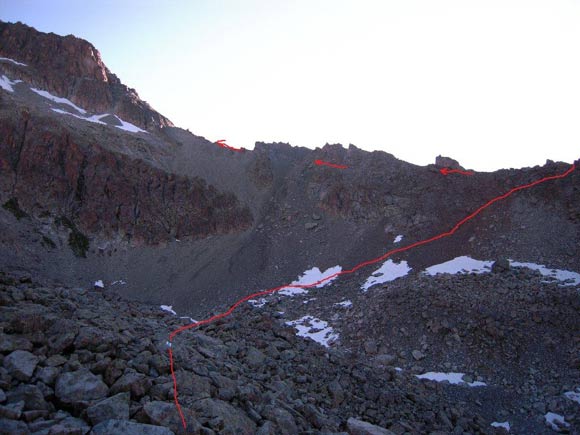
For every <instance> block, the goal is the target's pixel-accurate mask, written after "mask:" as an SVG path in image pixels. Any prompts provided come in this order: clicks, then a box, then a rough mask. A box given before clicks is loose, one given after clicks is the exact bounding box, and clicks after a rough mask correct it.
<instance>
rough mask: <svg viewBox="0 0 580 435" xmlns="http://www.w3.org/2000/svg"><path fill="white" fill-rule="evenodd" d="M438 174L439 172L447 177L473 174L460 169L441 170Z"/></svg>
mask: <svg viewBox="0 0 580 435" xmlns="http://www.w3.org/2000/svg"><path fill="white" fill-rule="evenodd" d="M439 172H441V173H442V174H443V175H449V174H461V175H473V172H471V171H462V170H461V169H449V168H442V169H439Z"/></svg>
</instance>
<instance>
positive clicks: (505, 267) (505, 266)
mask: <svg viewBox="0 0 580 435" xmlns="http://www.w3.org/2000/svg"><path fill="white" fill-rule="evenodd" d="M510 269H511V265H510V262H509V260H508V259H507V258H500V259H499V260H496V261H494V263H493V264H492V265H491V271H492V272H493V273H504V272H507V271H509V270H510Z"/></svg>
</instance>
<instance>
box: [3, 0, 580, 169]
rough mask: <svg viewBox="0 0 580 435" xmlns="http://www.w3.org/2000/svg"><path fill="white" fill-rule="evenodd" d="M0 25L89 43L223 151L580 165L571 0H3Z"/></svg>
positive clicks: (478, 165) (577, 9)
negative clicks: (335, 151)
mask: <svg viewBox="0 0 580 435" xmlns="http://www.w3.org/2000/svg"><path fill="white" fill-rule="evenodd" d="M0 19H2V20H5V21H12V22H14V21H22V22H24V23H26V24H29V25H31V26H33V27H36V28H37V29H38V30H42V31H52V32H54V33H58V34H63V35H66V34H74V35H76V36H79V37H82V38H84V39H87V40H89V41H90V42H91V43H93V45H95V46H96V47H97V49H98V50H99V51H100V52H101V55H102V58H103V60H104V61H105V63H106V64H107V66H108V67H109V69H110V70H111V71H112V72H114V73H115V74H117V75H118V76H119V78H120V79H121V80H122V81H123V82H124V83H125V84H127V85H128V86H130V87H133V88H135V89H136V90H137V91H138V93H139V95H140V96H141V98H143V99H144V100H146V101H148V102H149V103H150V104H151V105H152V106H153V107H154V108H155V109H156V110H158V111H159V112H161V113H162V114H164V115H165V116H167V117H168V118H170V119H171V120H172V121H173V122H174V123H175V124H176V125H177V126H179V127H182V128H188V129H189V130H191V131H192V132H193V133H195V134H197V135H200V136H204V137H206V138H207V139H209V140H211V141H216V140H218V139H226V141H227V143H228V144H229V145H231V146H234V147H245V148H249V149H251V148H253V146H254V143H255V142H256V141H264V142H273V141H281V142H289V143H290V144H292V145H299V146H305V147H309V148H316V147H321V146H323V145H324V144H325V143H327V142H328V143H342V144H343V145H344V146H348V145H349V144H350V143H352V144H354V145H356V146H358V147H359V148H363V149H366V150H384V151H387V152H389V153H392V154H394V155H395V156H396V157H398V158H400V159H403V160H406V161H409V162H413V163H416V164H420V165H425V164H428V163H432V162H434V159H435V156H436V155H438V154H443V155H447V156H450V157H453V158H455V159H457V160H459V162H460V163H461V164H463V165H464V166H465V167H467V168H471V169H476V170H494V169H498V168H509V167H514V168H519V167H523V166H533V165H536V164H543V163H544V162H545V160H546V159H551V160H561V161H566V162H572V161H573V160H574V159H577V158H580V79H579V77H580V0H484V1H475V0H455V1H452V0H397V1H389V0H378V1H365V0H353V1H339V0H328V1H323V0H319V1H317V0H302V1H301V0H298V1H282V0H263V1H258V0H244V1H225V0H224V1H219V0H203V1H202V0H199V1H196V0H191V1H146V0H140V1H137V0H135V1H128V0H126V1H123V0H115V1H104V0H101V1H89V0H85V1H76V0H69V1H65V0H60V1H50V0H38V1H30V0H0ZM0 44H1V41H0Z"/></svg>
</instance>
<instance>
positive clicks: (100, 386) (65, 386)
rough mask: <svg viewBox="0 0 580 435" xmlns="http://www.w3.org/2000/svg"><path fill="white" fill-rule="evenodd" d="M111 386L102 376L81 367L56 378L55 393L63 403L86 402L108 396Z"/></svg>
mask: <svg viewBox="0 0 580 435" xmlns="http://www.w3.org/2000/svg"><path fill="white" fill-rule="evenodd" d="M108 392H109V388H108V387H107V385H106V384H105V383H104V382H103V380H102V378H101V376H96V375H94V374H92V373H91V372H90V371H89V370H86V369H81V370H77V371H74V372H67V373H63V374H61V375H60V376H59V377H58V379H57V380H56V387H55V394H56V397H57V398H58V399H59V400H60V401H61V402H63V403H84V402H90V401H94V400H99V399H103V398H105V397H107V393H108Z"/></svg>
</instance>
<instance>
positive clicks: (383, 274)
mask: <svg viewBox="0 0 580 435" xmlns="http://www.w3.org/2000/svg"><path fill="white" fill-rule="evenodd" d="M410 270H411V268H410V267H409V265H408V264H407V262H406V261H401V262H400V263H395V262H394V261H393V260H387V261H385V262H384V263H383V265H382V266H381V267H380V268H378V269H377V270H375V271H374V272H373V273H372V275H371V276H369V277H368V278H367V280H366V282H365V283H364V284H363V285H362V287H361V288H362V289H363V290H364V291H367V290H368V289H369V288H371V287H372V286H374V285H377V284H383V283H385V282H389V281H394V280H396V279H397V278H401V277H403V276H405V275H407V274H408V273H409V271H410Z"/></svg>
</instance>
